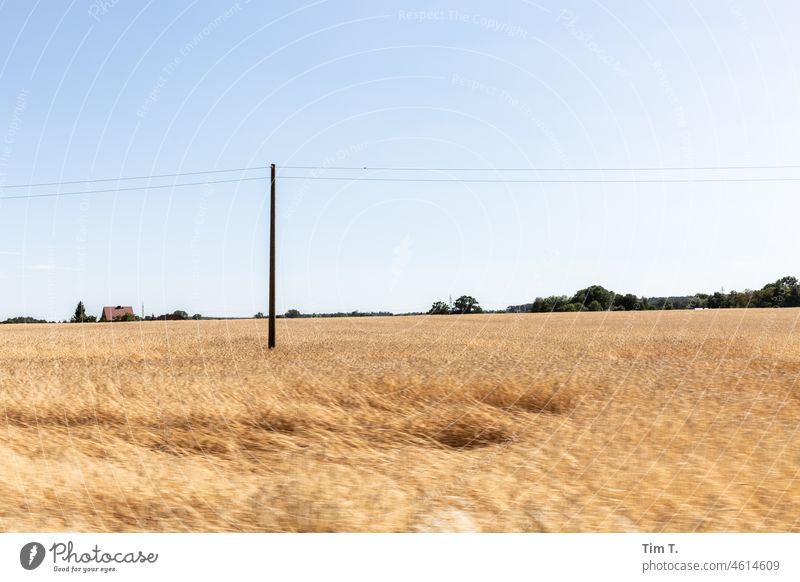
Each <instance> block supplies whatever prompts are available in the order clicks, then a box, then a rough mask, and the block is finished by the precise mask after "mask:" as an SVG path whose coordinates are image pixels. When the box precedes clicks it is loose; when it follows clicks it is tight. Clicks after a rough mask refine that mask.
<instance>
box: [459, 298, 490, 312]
mask: <svg viewBox="0 0 800 582" xmlns="http://www.w3.org/2000/svg"><path fill="white" fill-rule="evenodd" d="M453 313H483V309H481V306H480V304H479V303H478V300H477V299H475V298H474V297H472V296H471V295H462V296H461V297H459V298H458V299H456V300H455V303H453Z"/></svg>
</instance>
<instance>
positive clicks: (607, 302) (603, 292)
mask: <svg viewBox="0 0 800 582" xmlns="http://www.w3.org/2000/svg"><path fill="white" fill-rule="evenodd" d="M592 301H597V302H598V303H599V304H600V307H601V308H602V309H608V308H609V307H611V304H612V303H613V301H614V292H613V291H609V290H608V289H606V288H605V287H602V286H600V285H592V286H590V287H587V288H586V289H581V290H580V291H578V292H577V293H575V295H574V296H573V297H572V299H571V300H570V303H580V304H581V305H584V306H587V307H588V306H589V304H590V303H591V302H592Z"/></svg>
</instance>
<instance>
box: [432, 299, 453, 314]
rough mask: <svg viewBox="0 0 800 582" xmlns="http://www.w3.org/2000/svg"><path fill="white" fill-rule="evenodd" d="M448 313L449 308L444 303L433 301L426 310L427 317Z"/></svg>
mask: <svg viewBox="0 0 800 582" xmlns="http://www.w3.org/2000/svg"><path fill="white" fill-rule="evenodd" d="M448 313H450V306H449V305H448V304H447V303H445V302H444V301H434V302H433V305H431V308H430V309H429V310H428V315H447V314H448Z"/></svg>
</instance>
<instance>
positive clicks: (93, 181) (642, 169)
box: [0, 164, 800, 195]
mask: <svg viewBox="0 0 800 582" xmlns="http://www.w3.org/2000/svg"><path fill="white" fill-rule="evenodd" d="M278 167H279V169H284V170H322V171H329V170H330V171H366V170H370V171H382V172H661V171H663V172H672V171H709V170H718V171H719V170H791V169H800V164H785V165H728V166H664V167H657V166H640V167H627V168H625V167H605V168H586V167H583V168H545V167H542V168H475V167H472V168H431V167H409V166H397V167H392V166H310V165H306V166H278ZM266 169H267V168H266V166H250V167H244V168H222V169H219V170H202V171H195V172H174V173H169V174H148V175H141V176H122V177H116V178H95V179H91V180H68V181H56V182H35V183H30V184H11V185H8V186H3V185H0V190H12V189H18V188H41V187H46V186H68V185H75V184H97V183H102V182H127V181H131V180H155V179H162V178H179V177H183V176H201V175H208V174H225V173H231V172H252V171H256V170H264V171H266ZM286 177H287V178H291V179H294V178H293V177H291V176H286ZM308 179H323V178H322V177H317V176H314V177H309V178H308ZM501 181H502V182H508V181H510V180H501ZM568 181H569V182H575V181H576V180H568ZM192 185H194V184H192ZM63 195H69V194H63Z"/></svg>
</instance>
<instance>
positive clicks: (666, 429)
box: [0, 309, 800, 532]
mask: <svg viewBox="0 0 800 582" xmlns="http://www.w3.org/2000/svg"><path fill="white" fill-rule="evenodd" d="M798 316H800V310H795V309H781V310H766V309H760V310H721V311H666V312H613V313H577V314H574V313H573V314H568V313H563V314H552V315H548V314H520V315H511V314H509V315H480V316H477V315H476V316H463V317H457V316H434V317H395V318H392V317H386V318H347V319H324V320H323V319H303V320H282V321H279V322H278V325H279V327H278V331H279V340H280V343H279V346H278V349H277V350H275V351H274V352H273V353H269V352H268V351H267V350H266V349H265V344H266V335H265V334H266V322H264V321H263V320H262V321H258V320H245V321H228V322H225V321H216V322H211V321H200V322H147V323H118V324H85V325H67V324H61V325H33V326H23V325H6V326H0V424H2V426H0V435H2V437H1V439H0V529H2V530H3V531H19V530H49V531H64V530H70V531H551V532H552V531H637V530H646V531H800V386H799V385H798V379H799V378H800V329H798V325H797V324H798Z"/></svg>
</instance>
